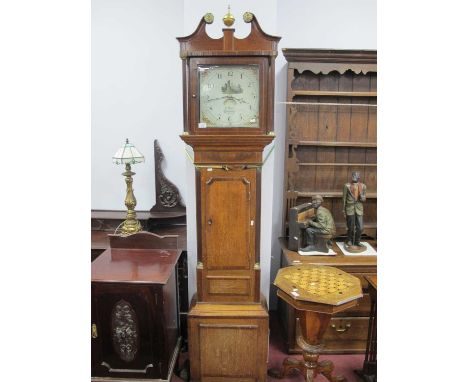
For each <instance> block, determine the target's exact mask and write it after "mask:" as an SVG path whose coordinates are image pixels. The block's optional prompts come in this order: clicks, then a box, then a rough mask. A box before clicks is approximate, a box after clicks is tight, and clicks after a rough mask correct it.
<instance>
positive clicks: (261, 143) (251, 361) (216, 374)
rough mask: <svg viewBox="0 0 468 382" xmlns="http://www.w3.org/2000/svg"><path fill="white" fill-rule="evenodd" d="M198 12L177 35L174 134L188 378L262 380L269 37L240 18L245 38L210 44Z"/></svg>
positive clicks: (274, 40) (250, 19)
mask: <svg viewBox="0 0 468 382" xmlns="http://www.w3.org/2000/svg"><path fill="white" fill-rule="evenodd" d="M212 20H213V16H212V15H210V14H208V15H206V16H205V17H204V18H203V19H202V20H201V21H200V24H199V25H198V27H197V29H196V30H195V32H194V33H192V34H191V35H189V36H186V37H180V38H178V40H179V43H180V55H181V58H182V68H183V83H184V131H185V132H184V134H182V135H181V139H182V140H183V141H184V142H185V143H187V144H188V145H190V146H192V148H193V152H194V166H195V184H196V196H197V197H196V209H197V260H198V261H197V270H196V279H197V293H196V295H195V296H194V299H193V300H192V304H191V309H190V312H189V315H188V342H189V358H190V372H191V380H192V381H193V382H196V381H212V382H214V381H220V380H223V381H226V382H227V381H230V382H234V381H236V382H238V381H252V382H253V381H266V378H267V376H266V367H267V358H268V309H267V307H266V303H265V300H264V298H263V297H262V296H261V294H260V216H261V214H260V206H261V168H262V161H263V150H264V148H265V146H266V145H268V144H269V143H271V142H272V141H273V139H274V134H273V132H272V131H273V100H274V79H275V77H274V76H275V70H274V61H275V58H276V55H277V44H278V41H279V39H280V38H279V37H275V36H270V35H268V34H266V33H265V32H263V30H262V29H261V28H260V26H259V24H258V21H257V20H256V18H255V16H254V15H253V14H251V13H248V12H247V13H246V14H244V21H245V22H247V23H250V24H251V31H250V34H249V35H248V36H247V37H245V38H243V39H238V38H236V37H235V36H234V31H235V30H234V29H230V28H224V29H223V37H222V38H220V39H212V38H211V37H209V36H208V34H207V33H206V24H210V23H211V22H212Z"/></svg>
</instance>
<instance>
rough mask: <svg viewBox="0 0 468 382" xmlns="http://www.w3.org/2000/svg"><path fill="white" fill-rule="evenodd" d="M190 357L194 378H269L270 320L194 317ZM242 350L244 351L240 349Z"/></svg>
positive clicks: (235, 381)
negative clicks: (268, 344) (192, 363)
mask: <svg viewBox="0 0 468 382" xmlns="http://www.w3.org/2000/svg"><path fill="white" fill-rule="evenodd" d="M190 327H191V335H192V340H191V341H192V342H191V345H192V347H191V349H190V357H191V359H193V360H195V359H196V360H197V361H198V362H196V365H193V366H192V365H191V372H192V376H191V377H192V380H193V381H211V382H219V381H226V382H259V381H265V380H266V366H267V357H268V355H267V343H268V341H267V336H268V320H267V319H266V318H264V319H256V318H238V319H233V318H231V317H229V318H223V319H214V318H202V319H200V318H199V319H192V320H191V321H190ZM239 349H242V351H239Z"/></svg>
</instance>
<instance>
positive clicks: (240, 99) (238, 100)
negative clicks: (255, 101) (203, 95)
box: [206, 96, 247, 103]
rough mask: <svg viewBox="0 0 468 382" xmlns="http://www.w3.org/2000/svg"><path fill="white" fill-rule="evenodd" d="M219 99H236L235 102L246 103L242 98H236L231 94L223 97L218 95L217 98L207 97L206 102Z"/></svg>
mask: <svg viewBox="0 0 468 382" xmlns="http://www.w3.org/2000/svg"><path fill="white" fill-rule="evenodd" d="M221 99H231V100H234V101H237V102H240V103H247V102H246V101H245V100H244V99H242V98H236V97H233V96H223V97H218V98H210V99H207V100H206V102H210V101H219V100H221Z"/></svg>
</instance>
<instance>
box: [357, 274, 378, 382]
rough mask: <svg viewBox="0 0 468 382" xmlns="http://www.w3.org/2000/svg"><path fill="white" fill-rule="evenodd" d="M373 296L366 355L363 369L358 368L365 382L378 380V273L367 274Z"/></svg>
mask: <svg viewBox="0 0 468 382" xmlns="http://www.w3.org/2000/svg"><path fill="white" fill-rule="evenodd" d="M366 279H367V281H368V282H369V294H370V298H371V313H370V317H369V332H368V336H367V347H366V357H365V358H364V364H363V366H362V370H356V374H357V375H359V376H360V377H361V378H362V379H363V380H364V381H365V382H377V275H374V276H367V277H366Z"/></svg>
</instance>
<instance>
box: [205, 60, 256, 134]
mask: <svg viewBox="0 0 468 382" xmlns="http://www.w3.org/2000/svg"><path fill="white" fill-rule="evenodd" d="M198 70H199V86H200V87H199V97H200V120H199V122H200V123H199V127H254V128H255V127H259V126H260V125H259V120H258V117H259V100H258V96H259V68H258V65H213V66H200V67H199V68H198Z"/></svg>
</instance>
